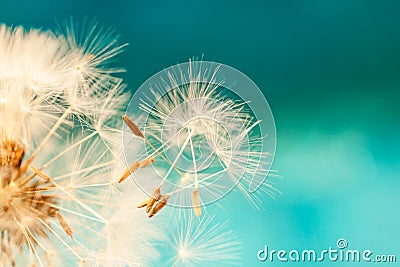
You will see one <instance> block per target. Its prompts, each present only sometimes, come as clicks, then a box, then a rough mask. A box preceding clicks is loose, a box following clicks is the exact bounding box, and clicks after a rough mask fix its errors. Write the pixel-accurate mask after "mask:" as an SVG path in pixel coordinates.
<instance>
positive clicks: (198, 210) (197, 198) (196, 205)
mask: <svg viewBox="0 0 400 267" xmlns="http://www.w3.org/2000/svg"><path fill="white" fill-rule="evenodd" d="M192 204H193V210H194V213H195V214H196V216H197V217H200V216H201V207H200V204H201V200H200V195H199V190H198V189H195V190H194V191H193V197H192Z"/></svg>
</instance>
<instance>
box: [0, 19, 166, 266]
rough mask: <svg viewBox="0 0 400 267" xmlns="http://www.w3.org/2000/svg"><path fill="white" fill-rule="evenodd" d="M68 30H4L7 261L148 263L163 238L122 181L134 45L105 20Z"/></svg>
mask: <svg viewBox="0 0 400 267" xmlns="http://www.w3.org/2000/svg"><path fill="white" fill-rule="evenodd" d="M61 28H62V29H61V30H59V31H57V32H51V31H42V30H36V29H30V30H26V29H24V28H22V27H7V26H5V25H0V225H1V227H0V239H1V240H0V243H1V249H0V265H1V266H67V265H68V266H74V265H79V264H81V265H101V266H126V265H129V266H136V265H137V266H142V265H145V264H149V261H150V260H151V259H154V257H157V253H156V252H155V251H154V249H153V248H152V245H151V240H153V238H154V239H157V237H159V236H161V235H160V234H159V232H158V230H157V227H156V226H155V225H151V224H149V223H148V222H147V221H146V220H145V219H140V218H141V216H138V212H137V211H136V209H134V208H133V207H132V208H129V204H130V201H129V198H130V197H132V194H133V195H135V194H136V193H137V194H138V196H141V195H142V194H141V192H140V191H139V190H138V189H137V188H136V187H135V186H134V185H133V184H131V185H130V186H127V188H128V190H125V189H123V190H120V189H119V188H117V187H116V186H115V184H114V182H115V181H114V179H115V177H116V175H117V173H120V172H121V171H122V170H123V167H121V166H120V165H118V164H115V163H116V162H117V161H118V160H117V159H118V158H117V157H120V156H121V154H120V151H121V142H120V141H119V140H121V136H122V134H121V131H120V130H119V129H118V127H119V126H120V122H118V121H120V112H121V106H124V105H125V103H126V100H127V97H128V95H127V94H125V93H124V88H125V85H124V84H123V83H122V81H121V79H120V78H117V77H115V75H114V74H115V73H117V72H120V71H122V69H120V68H114V67H112V64H111V63H112V61H113V57H114V56H116V55H117V54H119V53H120V52H121V51H122V49H123V47H124V46H125V45H120V44H118V41H117V39H118V36H117V35H116V34H115V32H114V31H112V30H109V29H105V28H102V27H100V26H99V25H98V24H97V23H96V22H89V23H84V26H83V27H80V25H77V24H76V23H74V22H73V21H70V22H68V23H66V25H64V26H61ZM78 29H79V30H78ZM117 115H118V116H117ZM116 121H117V122H116ZM134 199H135V198H134ZM138 223H140V226H141V227H143V228H144V229H148V231H147V230H146V231H142V230H141V229H140V228H139V227H138V226H139V224H138ZM132 229H133V230H132ZM127 232H129V234H126V233H127ZM141 232H145V233H146V235H147V236H144V235H143V234H141ZM129 248H136V251H137V253H138V254H137V253H136V252H135V251H133V252H132V251H130V250H129Z"/></svg>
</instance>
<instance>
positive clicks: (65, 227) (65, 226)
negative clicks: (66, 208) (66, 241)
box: [56, 212, 74, 239]
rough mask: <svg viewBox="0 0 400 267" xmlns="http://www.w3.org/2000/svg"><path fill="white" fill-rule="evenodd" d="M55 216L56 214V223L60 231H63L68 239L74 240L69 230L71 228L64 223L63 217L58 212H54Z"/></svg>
mask: <svg viewBox="0 0 400 267" xmlns="http://www.w3.org/2000/svg"><path fill="white" fill-rule="evenodd" d="M56 214H57V219H58V222H59V223H60V225H61V227H62V229H63V230H64V231H65V233H66V234H67V235H68V236H69V237H71V238H72V239H74V238H73V237H72V229H71V227H70V226H69V224H68V223H67V222H66V221H65V219H64V217H63V216H62V215H61V214H60V213H59V212H56Z"/></svg>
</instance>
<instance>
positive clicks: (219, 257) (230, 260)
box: [165, 210, 242, 266]
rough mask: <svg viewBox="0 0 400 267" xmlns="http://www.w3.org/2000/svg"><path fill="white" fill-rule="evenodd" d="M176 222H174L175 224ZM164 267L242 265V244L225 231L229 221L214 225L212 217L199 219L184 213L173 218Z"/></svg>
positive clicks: (229, 232)
mask: <svg viewBox="0 0 400 267" xmlns="http://www.w3.org/2000/svg"><path fill="white" fill-rule="evenodd" d="M174 220H175V221H174ZM172 221H174V222H172V223H171V225H173V227H171V228H170V229H169V230H170V231H171V233H170V240H169V242H168V248H166V249H165V254H166V255H167V256H168V259H169V260H168V261H167V262H166V264H165V266H222V265H226V266H236V265H241V264H242V262H241V259H242V258H241V242H240V241H239V239H238V237H237V236H236V235H235V234H234V233H233V232H232V231H230V230H228V229H227V228H228V226H229V222H228V221H224V222H222V223H220V222H217V220H216V218H215V216H210V215H204V216H203V217H202V218H200V219H198V218H197V217H193V214H192V213H188V212H187V211H185V210H183V211H182V210H181V211H179V215H174V219H172Z"/></svg>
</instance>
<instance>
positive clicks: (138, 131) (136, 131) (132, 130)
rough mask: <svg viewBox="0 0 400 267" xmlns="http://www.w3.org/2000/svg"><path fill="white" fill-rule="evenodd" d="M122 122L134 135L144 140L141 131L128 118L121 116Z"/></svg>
mask: <svg viewBox="0 0 400 267" xmlns="http://www.w3.org/2000/svg"><path fill="white" fill-rule="evenodd" d="M122 120H123V121H124V122H125V124H126V126H128V128H129V129H130V130H131V132H132V133H133V134H134V135H136V136H138V137H141V138H144V134H143V133H142V131H141V130H140V129H139V127H138V126H137V125H136V124H135V123H134V122H133V121H132V120H131V119H130V118H129V117H128V116H125V115H123V116H122Z"/></svg>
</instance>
